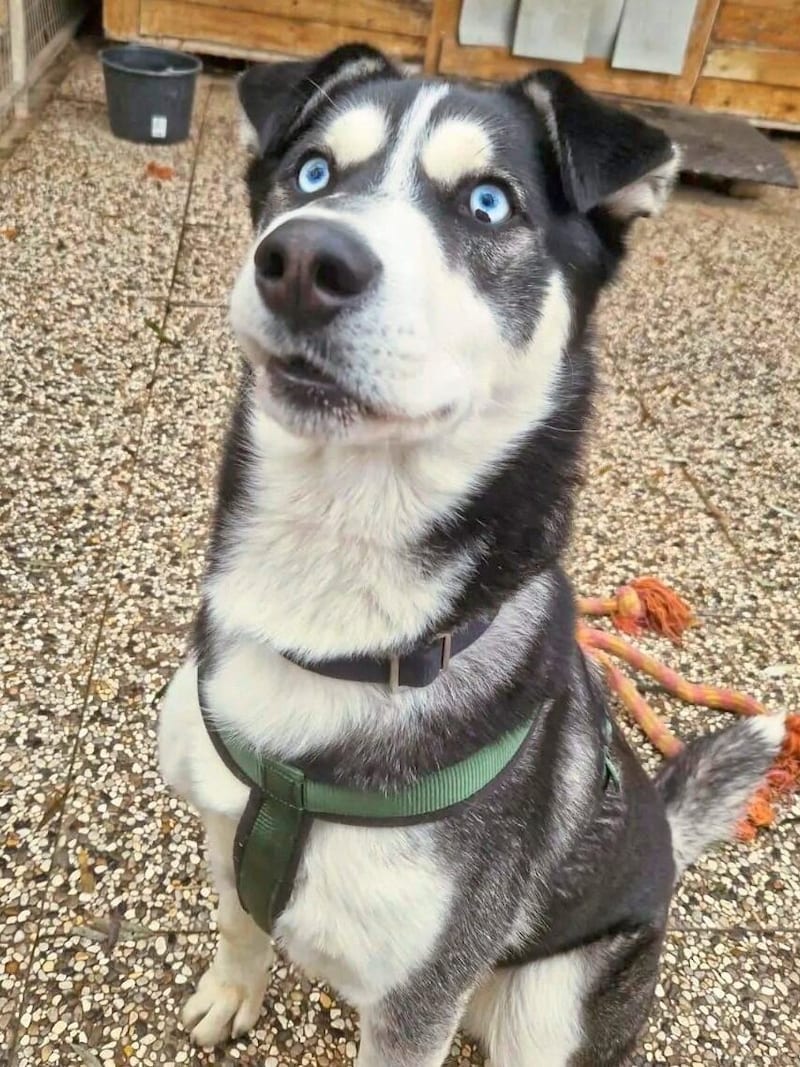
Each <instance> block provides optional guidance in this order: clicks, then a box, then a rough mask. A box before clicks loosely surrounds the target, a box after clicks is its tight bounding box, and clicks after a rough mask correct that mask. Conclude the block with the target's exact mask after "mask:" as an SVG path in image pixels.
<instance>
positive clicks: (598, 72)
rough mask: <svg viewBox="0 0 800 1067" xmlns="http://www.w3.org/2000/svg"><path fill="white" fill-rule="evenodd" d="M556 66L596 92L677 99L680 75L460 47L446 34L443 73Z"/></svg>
mask: <svg viewBox="0 0 800 1067" xmlns="http://www.w3.org/2000/svg"><path fill="white" fill-rule="evenodd" d="M545 67H553V68H554V69H556V70H563V71H564V73H565V74H569V75H570V76H571V77H573V78H575V79H576V81H578V82H580V84H581V85H582V86H583V87H584V89H588V90H589V92H593V93H609V94H611V95H612V96H633V97H640V98H641V99H643V100H663V101H669V100H675V99H678V98H679V96H680V94H679V87H680V79H679V78H675V77H673V76H671V75H669V74H644V73H642V72H640V71H626V70H613V69H612V68H611V67H610V66H609V65H608V62H607V61H606V60H604V59H586V60H584V62H583V63H558V62H555V61H553V60H550V59H539V60H537V59H526V58H525V57H523V56H511V55H509V54H508V51H507V49H505V48H459V47H458V45H457V44H456V42H455V41H453V40H451V39H450V38H445V40H444V42H443V44H442V51H441V56H440V60H439V70H440V72H441V73H442V74H462V75H464V76H465V77H469V78H479V79H481V80H483V81H494V80H496V79H507V80H512V79H516V78H522V77H523V76H524V75H525V74H529V73H530V72H531V71H532V70H542V69H543V68H545Z"/></svg>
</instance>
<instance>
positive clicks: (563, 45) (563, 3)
mask: <svg viewBox="0 0 800 1067" xmlns="http://www.w3.org/2000/svg"><path fill="white" fill-rule="evenodd" d="M594 6H595V0H520V5H519V11H518V12H517V25H516V30H515V33H514V54H515V55H518V56H530V58H531V59H553V60H557V61H558V62H562V63H581V62H583V60H584V58H585V56H586V40H587V38H588V36H589V23H590V21H591V17H592V10H593V8H594Z"/></svg>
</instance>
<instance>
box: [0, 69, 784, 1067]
mask: <svg viewBox="0 0 800 1067" xmlns="http://www.w3.org/2000/svg"><path fill="white" fill-rule="evenodd" d="M785 147H786V150H787V152H788V154H789V156H790V158H791V160H792V162H793V163H794V165H795V167H796V168H797V167H800V147H798V145H797V143H796V142H795V143H791V142H788V141H787V142H785ZM151 161H155V162H157V163H159V164H161V165H163V166H168V167H170V168H172V170H173V171H174V173H173V176H172V177H171V179H170V180H168V181H159V180H158V179H155V178H152V177H148V176H147V175H146V167H147V164H148V163H149V162H151ZM242 162H243V159H242V152H241V149H240V147H239V144H238V130H237V120H236V116H235V108H234V104H233V97H232V89H231V83H230V82H228V81H224V80H221V79H216V80H215V79H214V78H208V77H204V78H203V79H201V82H200V85H199V90H198V95H197V100H196V107H195V119H194V124H193V128H192V136H191V139H190V140H189V141H187V142H186V143H185V144H183V145H179V146H174V147H162V148H153V147H151V146H136V145H128V144H125V143H123V142H119V141H115V140H114V139H113V138H112V137H111V135H110V133H109V131H108V126H107V120H106V116H105V108H104V105H103V91H102V79H101V76H100V73H99V69H98V64H97V62H96V59H95V58H94V56H93V55H91V54H87V53H85V52H80V53H79V52H76V55H75V58H74V60H73V62H72V64H71V66H70V68H69V70H68V73H67V76H66V78H65V80H64V81H63V83H62V84H61V86H60V89H59V90H58V92H57V93H56V95H55V96H54V97H53V99H52V100H51V101H50V103H49V104H48V105H47V107H46V108H45V110H44V111H43V113H42V114H41V116H40V117H39V120H38V122H37V123H36V124H35V125H34V126H33V128H32V130H31V132H30V133H29V135H28V136H27V138H26V139H25V140H23V141H22V142H21V143H20V144H18V145H17V146H16V148H15V150H14V151H13V152H12V153H11V154H10V155H8V156H7V157H6V158H2V157H0V231H3V232H2V233H0V278H1V279H2V281H1V282H0V284H1V285H2V299H1V300H0V359H2V368H3V371H2V374H3V376H2V388H1V389H0V448H1V449H2V455H3V465H2V468H3V469H2V478H1V479H0V531H1V533H0V536H2V547H3V552H2V553H1V554H0V612H1V613H2V619H1V620H0V626H1V627H2V632H1V633H0V640H1V641H2V647H3V650H4V651H3V656H2V663H1V664H0V697H1V699H2V709H3V710H2V719H1V720H0V729H1V730H2V738H1V739H0V740H1V743H0V846H1V847H2V849H3V854H2V864H1V865H0V912H1V913H2V923H0V1063H8V1064H9V1065H14V1067H33V1065H35V1064H37V1065H38V1064H51V1065H73V1064H74V1065H88V1067H98V1064H99V1065H103V1064H115V1065H120V1067H122V1065H128V1064H130V1065H131V1067H145V1065H147V1067H162V1065H171V1064H183V1063H187V1064H188V1063H196V1064H220V1065H228V1064H241V1065H243V1067H246V1065H252V1067H256V1065H259V1067H290V1065H305V1064H308V1065H312V1064H313V1065H317V1067H333V1065H345V1064H349V1063H352V1062H353V1061H354V1059H355V1056H356V1049H357V1040H358V1028H357V1020H356V1018H355V1017H354V1015H353V1013H352V1012H351V1011H350V1010H349V1009H348V1008H347V1006H346V1005H344V1004H341V1003H338V1002H337V1001H336V999H335V997H334V996H333V994H332V993H331V992H330V991H329V990H327V989H324V988H320V987H318V986H315V985H314V984H312V983H310V982H309V981H307V980H306V979H304V978H303V977H301V976H299V975H298V974H296V973H294V972H293V971H291V970H290V969H287V968H286V967H285V966H278V967H276V969H275V970H274V971H273V973H272V975H271V981H270V987H269V991H268V994H267V997H266V1001H265V1005H264V1012H263V1015H262V1017H261V1020H260V1022H259V1024H258V1028H257V1029H256V1031H254V1032H253V1033H252V1034H250V1035H249V1036H248V1037H247V1038H244V1039H242V1040H240V1041H238V1042H235V1043H233V1044H231V1045H230V1046H229V1047H228V1048H226V1049H224V1050H218V1051H216V1052H214V1053H204V1052H200V1051H197V1050H195V1049H193V1048H192V1047H191V1046H190V1045H189V1044H188V1042H187V1036H186V1034H185V1032H184V1031H183V1029H182V1028H181V1026H180V1024H179V1023H178V1021H177V1011H178V1008H179V1005H180V1003H181V1002H182V1000H183V999H185V997H186V996H187V995H188V993H189V991H190V989H191V986H192V982H193V980H194V979H195V978H196V977H197V976H198V975H199V973H200V972H201V970H202V968H203V967H204V966H205V964H206V962H207V960H208V958H209V957H210V955H211V952H212V949H213V940H214V933H213V903H214V902H213V895H212V892H211V889H210V887H209V885H208V882H207V879H206V873H205V867H204V860H203V855H202V844H201V839H200V835H199V833H198V826H197V824H196V822H195V820H194V818H193V817H192V815H191V814H190V813H189V812H188V811H187V810H186V808H185V807H184V806H183V805H182V804H181V803H180V802H179V801H177V800H176V799H175V798H174V797H172V796H171V795H170V794H169V793H168V792H167V791H166V790H165V788H164V787H163V786H162V784H161V782H160V781H159V778H158V774H157V771H156V766H155V756H154V738H155V734H154V719H155V711H154V703H155V699H156V696H157V693H158V692H159V690H160V688H161V687H162V686H163V684H164V683H165V681H166V680H167V679H168V677H169V675H170V672H171V670H172V669H174V667H175V665H176V664H177V662H178V660H179V657H180V655H181V651H182V648H183V645H184V642H185V639H186V633H187V627H188V625H189V622H190V620H191V616H192V611H193V608H194V605H195V602H196V597H197V585H198V580H199V577H200V574H201V569H202V560H203V551H204V543H205V529H206V523H207V521H208V515H209V508H210V506H211V499H212V498H211V494H212V490H213V474H214V467H215V463H216V458H217V455H218V452H219V447H220V443H221V435H222V433H223V430H224V426H225V420H226V413H227V410H228V407H229V404H230V402H231V399H232V395H233V388H234V382H235V376H236V368H237V364H238V355H237V353H236V350H235V347H234V345H233V343H232V341H231V338H230V335H229V331H228V327H227V323H226V308H225V301H226V291H227V288H228V286H229V284H230V280H231V279H232V277H233V276H234V273H235V271H236V268H237V264H238V262H239V260H240V258H241V256H242V254H243V252H244V250H245V249H246V248H247V243H248V239H249V237H248V219H247V211H246V207H245V201H244V195H243V187H242V183H241V181H240V178H239V175H240V173H241V168H242ZM9 234H10V235H11V236H8V235H9ZM799 293H800V195H798V194H797V193H795V192H792V191H786V190H772V189H768V190H764V191H763V193H762V194H761V195H760V196H759V198H758V199H756V200H747V201H735V200H725V199H722V198H719V197H716V196H713V195H710V194H705V193H701V192H698V191H687V190H682V191H680V192H679V193H678V195H677V196H676V197H675V199H674V202H673V204H672V206H671V208H670V209H669V210H668V212H667V213H666V214H665V215H664V216H663V218H661V219H659V220H656V221H652V222H649V223H641V224H640V225H639V226H638V228H637V231H636V236H635V240H634V242H633V251H632V255H631V258H630V261H629V263H628V266H627V268H626V270H625V273H624V277H623V278H622V280H621V281H620V283H619V284H618V285H617V286H616V287H615V288H614V290H613V291H612V292H611V293H609V294H608V296H607V297H606V298H605V300H604V303H603V306H602V309H601V316H600V320H601V321H600V327H601V331H600V332H601V338H602V340H601V344H600V353H599V359H600V364H601V371H602V389H601V393H600V395H599V397H598V403H597V414H596V419H595V427H594V438H593V445H592V451H591V455H590V458H589V462H588V470H587V479H586V485H585V488H584V491H583V495H582V498H581V501H580V504H579V508H578V516H577V521H576V530H575V538H574V542H573V545H572V547H571V550H570V557H569V569H570V572H571V574H572V575H573V577H574V579H575V583H576V586H578V587H579V588H580V589H581V590H583V591H586V592H591V593H605V592H607V591H611V590H613V589H614V588H615V587H616V586H618V585H619V584H621V583H622V582H623V581H624V580H625V579H626V578H629V577H631V576H634V575H636V574H641V573H655V574H658V575H659V576H661V577H663V578H664V579H665V580H667V581H669V582H670V583H672V584H673V585H675V586H676V587H677V588H678V589H679V590H680V591H682V592H683V593H684V594H685V595H686V596H687V597H689V598H690V599H691V600H692V602H693V604H694V606H695V608H696V610H697V613H698V616H699V620H700V626H698V628H697V629H695V630H693V631H692V632H691V633H690V634H689V636H688V638H687V640H686V642H685V645H684V647H683V648H682V649H680V650H678V651H676V650H672V649H669V648H664V647H663V646H662V645H659V643H658V642H654V643H649V644H648V647H650V644H651V645H652V648H653V649H654V650H655V651H657V652H658V653H659V654H660V655H666V656H667V657H668V658H669V660H670V662H671V663H672V664H673V665H674V666H676V667H678V668H680V669H682V670H684V671H685V672H687V673H688V674H689V675H690V676H692V677H693V678H696V679H698V680H709V681H715V682H720V683H725V684H730V685H737V686H739V687H741V688H745V689H747V690H748V691H750V692H752V693H753V694H755V695H756V696H758V697H760V698H762V699H763V700H765V701H767V702H768V704H769V705H770V706H773V707H775V708H778V707H784V708H787V709H790V710H794V711H797V710H798V703H799V701H798V698H799V697H800V658H799V657H798V647H800V607H799V606H798V600H797V596H796V589H797V585H798V580H800V476H799V475H798V471H800V451H799V450H800V388H798V386H800V342H798V337H800V300H799V299H798V294H799ZM653 699H654V702H655V705H656V706H657V707H658V709H659V710H660V711H662V712H663V713H664V714H665V715H666V716H667V717H668V719H669V721H670V722H671V723H672V724H673V725H674V726H675V728H676V729H677V730H679V732H681V733H682V734H684V735H689V734H691V733H693V732H698V731H701V730H705V729H708V728H710V727H712V726H716V725H718V724H719V723H721V722H722V721H723V719H724V717H723V716H720V715H714V714H711V713H707V712H705V711H699V710H697V709H693V708H681V707H678V706H676V705H674V704H671V703H669V702H667V701H664V700H663V699H662V698H661V697H659V696H657V695H654V697H653ZM632 736H633V735H632ZM634 740H636V739H635V737H634ZM637 743H638V742H637ZM640 751H641V754H642V758H643V759H644V760H645V762H646V763H647V765H648V766H651V767H652V766H655V765H656V763H657V760H656V758H655V757H654V756H653V754H652V753H651V752H649V751H648V750H647V749H646V747H645V746H644V745H640ZM798 822H800V803H798V802H795V803H794V805H793V806H790V807H789V808H787V809H786V810H784V812H783V815H782V818H781V822H780V824H779V825H778V826H777V828H776V829H775V830H774V831H772V832H770V833H767V834H763V835H762V836H761V837H760V838H759V839H758V840H757V841H756V842H755V843H754V844H753V845H749V846H741V845H731V846H728V847H725V848H721V849H719V850H717V851H716V852H714V853H712V854H710V855H708V856H707V857H706V858H705V859H704V860H703V861H702V862H701V863H700V864H699V865H698V866H697V868H696V869H695V870H694V871H692V872H691V873H690V874H688V875H687V876H686V878H685V879H684V881H683V884H682V885H681V887H680V889H679V891H678V893H677V896H676V900H675V905H674V907H673V911H672V918H671V928H670V932H669V935H668V940H667V945H666V950H665V954H664V960H663V967H662V974H661V979H660V983H659V986H658V990H657V998H656V1002H655V1004H654V1007H653V1012H652V1016H651V1020H650V1023H649V1025H648V1027H647V1028H646V1030H645V1032H644V1033H643V1034H642V1038H641V1041H640V1044H639V1047H638V1049H637V1051H636V1053H635V1055H634V1056H633V1059H632V1063H633V1064H634V1065H635V1067H644V1065H646V1064H672V1065H680V1067H695V1065H706V1064H708V1065H725V1067H761V1065H764V1067H766V1065H770V1067H796V1065H798V1064H800V839H799V838H798ZM447 1063H448V1065H449V1067H468V1065H476V1067H477V1065H480V1064H482V1063H483V1059H482V1057H481V1055H480V1053H479V1051H478V1050H477V1049H476V1048H475V1047H474V1046H473V1045H472V1044H471V1043H470V1042H469V1041H468V1039H466V1038H462V1037H459V1038H458V1040H457V1041H456V1043H455V1044H454V1046H453V1049H452V1054H451V1056H450V1058H449V1059H448V1061H447ZM520 1067H527V1065H520Z"/></svg>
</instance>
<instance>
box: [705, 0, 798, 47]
mask: <svg viewBox="0 0 800 1067" xmlns="http://www.w3.org/2000/svg"><path fill="white" fill-rule="evenodd" d="M714 40H715V41H721V42H722V41H724V42H726V43H729V44H742V45H750V46H751V47H753V48H789V49H793V50H794V51H796V52H800V4H798V3H794V4H793V5H791V6H790V7H784V8H780V7H761V6H757V7H756V6H753V5H751V4H746V3H725V4H723V5H722V7H721V8H720V12H719V18H718V19H717V22H716V25H715V26H714Z"/></svg>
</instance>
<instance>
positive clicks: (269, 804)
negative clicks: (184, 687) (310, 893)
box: [200, 687, 533, 933]
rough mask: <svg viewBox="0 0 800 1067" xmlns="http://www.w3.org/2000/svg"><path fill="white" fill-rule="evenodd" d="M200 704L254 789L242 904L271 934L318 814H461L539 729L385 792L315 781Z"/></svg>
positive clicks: (394, 822)
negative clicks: (220, 723)
mask: <svg viewBox="0 0 800 1067" xmlns="http://www.w3.org/2000/svg"><path fill="white" fill-rule="evenodd" d="M201 693H202V687H201ZM200 707H201V710H202V712H203V720H204V722H205V725H206V729H207V730H208V733H209V736H210V738H211V740H212V742H213V743H214V746H215V748H216V749H217V752H218V753H219V755H220V757H221V758H222V759H223V760H224V762H225V763H226V765H227V766H228V768H229V769H230V770H231V771H232V772H233V773H234V774H235V775H236V776H237V777H238V778H239V779H240V780H241V781H243V782H244V783H245V784H246V785H248V786H249V788H250V799H249V801H248V803H247V807H246V808H245V811H244V814H243V815H242V818H241V819H240V821H239V825H238V826H237V829H236V839H235V842H234V855H233V860H234V868H235V872H236V884H237V889H238V893H239V900H240V902H241V904H242V907H243V908H244V909H245V910H246V911H247V912H249V913H250V915H251V916H252V918H253V919H254V920H255V922H256V923H257V924H258V925H259V926H260V927H261V928H262V929H263V930H265V931H267V932H268V933H269V932H270V931H271V930H272V928H273V926H274V923H275V921H276V919H277V918H278V916H279V915H280V913H281V911H282V910H283V909H284V908H285V907H286V904H287V902H288V900H289V896H290V895H291V890H292V885H293V883H294V879H295V875H296V873H297V867H298V864H299V862H300V857H301V855H302V851H303V846H304V844H305V839H306V836H307V833H308V830H309V827H310V824H311V820H312V819H313V818H320V819H326V820H329V821H332V822H340V823H346V824H350V825H356V826H359V825H364V826H408V825H413V824H414V823H419V822H431V821H433V820H434V819H438V818H442V817H444V816H445V815H448V814H453V813H454V811H456V810H457V809H458V808H459V807H460V806H461V805H462V804H465V803H466V802H467V801H470V800H472V799H474V798H475V797H477V796H478V794H480V793H481V792H482V791H483V790H484V789H487V788H489V787H490V786H491V784H492V783H493V782H494V781H495V779H496V778H497V777H498V775H500V773H501V772H502V771H503V770H505V769H506V768H507V767H508V766H509V765H510V764H511V763H512V761H513V760H514V758H515V757H516V756H517V754H518V753H519V752H520V750H521V749H522V747H523V744H524V742H525V740H526V739H527V737H528V736H529V734H530V732H531V729H532V726H533V722H532V720H531V721H528V722H525V723H523V724H522V725H521V726H518V727H517V728H516V729H514V730H511V731H509V732H508V733H506V734H504V735H503V736H502V737H500V738H499V739H498V740H497V741H495V742H494V743H493V744H490V745H487V746H486V747H485V748H482V749H480V750H479V751H478V752H475V753H473V755H471V756H468V757H467V758H466V759H464V760H461V761H459V762H458V763H454V764H452V765H451V766H449V767H442V768H440V769H439V770H436V771H432V772H431V773H430V774H427V775H425V776H424V777H423V778H420V779H419V781H417V782H415V783H413V784H412V785H410V786H407V787H405V788H403V789H398V790H395V791H390V792H384V791H379V790H358V789H346V788H343V787H342V786H337V785H331V784H329V783H327V782H318V781H315V780H314V779H312V778H308V777H306V775H305V774H304V773H303V772H302V771H301V770H300V769H299V768H298V767H295V766H293V765H292V764H289V763H283V762H281V761H280V760H276V759H272V758H270V757H268V756H264V755H262V754H261V753H258V752H256V751H254V749H253V748H251V747H250V746H249V745H247V744H246V743H243V742H242V740H241V738H239V737H236V736H235V735H233V734H231V733H229V732H225V734H224V735H223V732H222V731H220V729H219V728H218V727H217V725H216V724H215V723H214V722H213V721H212V719H211V718H210V716H209V714H208V711H207V707H206V704H205V701H204V700H203V699H202V695H201V700H200Z"/></svg>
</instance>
